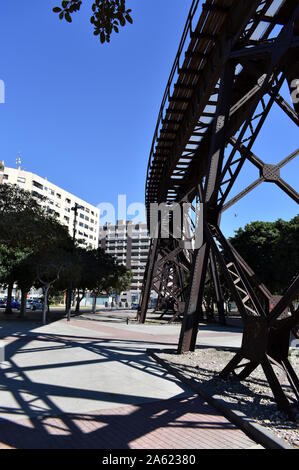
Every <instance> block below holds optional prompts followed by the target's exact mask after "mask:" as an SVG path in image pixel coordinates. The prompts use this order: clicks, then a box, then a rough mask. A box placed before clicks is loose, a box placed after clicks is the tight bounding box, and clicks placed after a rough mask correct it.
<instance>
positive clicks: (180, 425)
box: [0, 319, 256, 449]
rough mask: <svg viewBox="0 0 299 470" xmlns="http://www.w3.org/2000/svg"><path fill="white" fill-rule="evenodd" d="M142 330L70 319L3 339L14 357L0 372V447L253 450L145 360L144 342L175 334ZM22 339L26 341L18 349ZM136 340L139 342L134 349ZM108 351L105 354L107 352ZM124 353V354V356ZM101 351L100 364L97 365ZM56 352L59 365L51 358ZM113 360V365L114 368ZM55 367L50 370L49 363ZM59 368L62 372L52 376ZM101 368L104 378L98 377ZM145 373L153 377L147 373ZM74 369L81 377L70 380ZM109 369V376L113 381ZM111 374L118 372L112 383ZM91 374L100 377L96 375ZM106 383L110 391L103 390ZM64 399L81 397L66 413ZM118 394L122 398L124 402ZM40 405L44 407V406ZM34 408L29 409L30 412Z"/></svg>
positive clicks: (173, 338) (167, 340)
mask: <svg viewBox="0 0 299 470" xmlns="http://www.w3.org/2000/svg"><path fill="white" fill-rule="evenodd" d="M148 331H149V332H148V333H147V332H145V331H141V330H139V329H138V328H137V329H136V330H135V329H134V331H132V330H131V329H127V328H126V327H125V325H113V326H112V325H109V326H108V325H107V324H105V325H103V324H100V323H99V322H92V321H88V320H80V319H78V320H75V321H72V322H71V324H67V323H66V322H65V321H64V320H61V321H59V322H57V323H54V324H51V325H49V326H48V327H44V328H38V329H37V330H34V329H33V330H32V331H30V332H29V331H28V332H26V334H25V335H24V336H22V335H21V338H20V337H19V339H18V340H15V338H14V337H13V336H12V335H11V333H9V334H8V336H7V338H6V339H7V342H8V344H10V347H11V348H12V349H11V354H12V357H11V358H9V360H8V362H7V365H6V367H7V368H5V369H3V370H2V374H3V377H2V378H3V385H2V386H1V387H2V392H1V387H0V449H4V448H8V449H9V448H20V449H30V448H34V449H39V448H44V449H45V448H46V449H56V448H57V449H142V448H145V449H225V448H229V449H244V448H251V447H255V446H256V444H255V443H254V442H253V441H252V440H251V439H249V438H248V437H247V436H246V435H245V434H244V433H243V432H242V431H241V430H239V429H237V428H236V427H235V426H234V425H232V424H231V423H230V422H229V421H228V420H227V419H226V418H224V417H223V416H221V415H220V414H219V413H218V412H217V411H215V410H214V409H213V408H212V407H211V406H209V405H207V404H206V403H204V402H203V400H202V399H201V398H200V397H198V396H194V392H193V391H191V390H189V389H188V390H187V391H184V390H182V389H180V388H179V387H178V386H177V385H175V384H174V382H173V378H171V377H169V376H167V374H166V375H165V374H164V372H163V370H162V371H161V369H160V366H158V365H156V364H155V362H153V361H152V360H151V359H150V358H146V355H145V354H144V350H145V349H146V347H148V345H150V346H151V347H157V346H156V345H157V344H165V346H166V347H169V345H171V344H175V343H176V340H177V338H176V335H177V333H176V332H175V331H174V334H173V335H170V334H163V326H162V327H161V329H159V330H157V332H156V333H153V330H151V329H149V330H148ZM164 331H165V330H164ZM158 332H159V334H158ZM206 334H207V335H209V334H211V337H214V335H215V332H213V331H212V332H206ZM221 334H222V333H221ZM18 341H19V343H18ZM23 342H24V343H23ZM31 342H32V346H31ZM26 343H27V346H26V348H25V349H23V348H24V344H25V345H26ZM51 343H53V344H51ZM136 343H138V348H137V349H136V347H137V346H136ZM81 344H82V349H81V346H80V345H81ZM39 345H40V346H39ZM133 345H134V346H133ZM87 346H88V348H87ZM14 348H15V349H14ZM28 348H29V349H28ZM86 348H87V349H86ZM113 348H115V349H114V350H113ZM43 351H46V354H47V356H45V357H46V358H47V364H45V367H48V369H47V376H46V378H47V380H46V382H43V380H44V379H45V375H42V376H41V378H40V376H39V375H38V374H39V373H40V372H39V370H40V369H41V372H42V369H43V368H44V364H43V361H44V359H42V357H44V356H41V354H45V352H43ZM80 351H82V352H80ZM107 351H110V356H109V355H107ZM126 353H127V354H129V355H128V356H125V357H123V355H124V354H126ZM74 354H75V356H74ZM94 354H96V355H99V361H96V360H94V359H95V357H94ZM105 354H106V355H105ZM57 355H59V356H57ZM90 355H91V356H90ZM103 355H105V361H102V362H101V357H103ZM59 357H60V359H61V363H60V364H59V362H57V360H58V359H59ZM69 358H71V359H72V363H71V368H70V369H68V368H67V365H68V361H69ZM90 359H93V360H94V361H93V362H95V363H94V364H92V365H90V364H89V366H88V367H92V368H93V369H90V373H89V375H87V376H86V378H87V380H91V382H90V384H89V383H85V384H84V386H85V387H87V388H85V389H83V388H82V386H81V383H80V380H82V379H81V375H80V374H81V373H84V371H86V367H85V366H84V365H85V363H86V364H88V362H89V360H90ZM16 361H17V364H19V365H17V364H16ZM20 361H21V362H20ZM76 361H78V363H77V362H76ZM107 361H108V362H107ZM109 361H110V362H109ZM138 361H139V364H137V363H138ZM20 364H22V365H20ZM107 364H108V372H109V374H108V375H107ZM115 364H119V366H117V369H115V367H116V365H115ZM54 366H55V368H54V369H53V368H51V367H54ZM80 367H81V369H80ZM82 367H83V368H84V370H83V369H82ZM105 367H106V369H105ZM60 368H61V372H60V374H62V375H56V374H57V373H58V372H59V370H60ZM76 368H77V369H76ZM105 370H106V372H105ZM55 371H57V372H55ZM76 371H77V372H76ZM78 371H79V372H78ZM80 371H81V372H80ZM0 372H1V369H0ZM54 372H55V375H53V373H54ZM105 373H106V375H103V374H105ZM149 373H150V374H151V375H148V374H149ZM32 374H33V375H32ZM48 374H52V375H50V376H51V377H52V379H51V380H52V382H51V381H50V376H49V375H48ZM66 374H68V375H67V377H65V375H66ZM78 374H79V375H80V380H79V382H78V381H76V380H77V379H78ZM111 374H114V379H113V380H112V376H111ZM115 374H119V376H118V375H117V376H116V380H115ZM76 375H77V378H76ZM96 376H98V377H99V379H96ZM101 377H104V378H103V379H101ZM53 378H54V379H55V380H54V383H53ZM95 379H96V380H98V381H95ZM100 379H101V380H100ZM40 380H41V382H40ZM64 380H66V383H65V384H64V386H65V387H66V388H65V390H66V393H69V395H66V396H65V398H64V401H63V402H61V393H63V390H64V389H63V384H62V383H61V381H62V382H63V381H64ZM107 380H108V382H109V383H108V390H109V392H106V391H105V390H106V389H107V387H106V385H107V384H106V382H107ZM122 380H123V383H122ZM128 380H130V381H131V382H130V388H129V389H126V388H125V387H126V386H127V385H128V382H127V381H128ZM110 381H111V383H110ZM140 381H141V382H142V383H143V385H144V384H145V388H144V390H143V392H142V389H141V388H140V387H139V386H140V383H138V382H140ZM135 384H136V385H135ZM11 385H12V386H13V387H14V388H13V390H11V393H12V394H13V395H14V397H15V398H16V400H17V402H16V406H17V407H16V409H15V410H14V408H13V406H15V405H14V404H13V402H12V401H9V400H8V398H7V394H8V393H9V391H10V387H11ZM156 386H158V387H159V388H160V389H161V387H162V388H163V393H162V395H163V397H164V396H165V398H164V399H161V398H160V399H159V390H157V389H156V388H155V387H156ZM5 387H6V389H5ZM47 387H48V388H47ZM105 387H106V388H105ZM138 387H139V388H138ZM176 387H177V388H176ZM47 390H48V392H47ZM1 393H4V395H1ZM143 393H144V398H145V397H146V396H147V397H148V398H146V399H145V400H144V402H142V401H141V400H140V398H142V396H141V395H142V394H143ZM160 393H161V392H160ZM24 394H25V395H27V396H28V394H29V396H30V395H31V399H28V398H27V399H26V400H27V401H26V402H25V401H23V402H22V400H23V396H24ZM110 394H111V396H110ZM112 395H113V397H112ZM179 395H180V396H179ZM2 396H3V397H4V398H6V400H8V401H7V405H6V407H4V405H3V404H2V403H1V397H2ZM53 397H54V401H53ZM68 397H70V398H72V399H74V397H75V398H76V397H78V398H79V397H80V398H81V400H82V399H83V401H81V402H80V401H79V402H73V403H75V404H74V405H72V406H73V408H72V407H71V412H70V411H66V410H69V398H68ZM95 397H96V398H95ZM97 397H98V398H97ZM150 397H153V398H150ZM167 397H168V398H167ZM58 399H59V400H60V401H59V406H58V402H57V400H58ZM87 399H89V400H90V401H91V405H92V407H91V409H90V408H88V409H83V408H81V406H80V403H81V404H84V400H87ZM124 399H125V400H126V401H123V402H122V401H121V400H124ZM155 399H156V401H154V400H155ZM28 400H29V401H28ZM38 400H43V402H40V401H38ZM76 400H77V398H76ZM111 400H112V401H113V400H114V401H115V406H114V407H112V405H109V403H108V406H107V402H109V401H111ZM31 402H32V404H31ZM22 403H23V404H22ZM76 403H78V404H76ZM45 404H46V405H47V406H44V405H45ZM24 406H25V409H24ZM64 406H65V408H63V407H64ZM39 407H40V412H39V411H38V410H39ZM33 409H34V413H32V414H30V413H31V412H32V410H33ZM46 410H47V411H46ZM45 413H46V415H45Z"/></svg>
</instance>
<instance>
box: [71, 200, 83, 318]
mask: <svg viewBox="0 0 299 470" xmlns="http://www.w3.org/2000/svg"><path fill="white" fill-rule="evenodd" d="M79 209H83V207H82V206H80V204H78V203H77V202H76V203H75V206H74V207H72V208H71V210H72V211H74V225H73V243H72V253H73V254H74V251H75V243H76V233H77V227H76V225H77V216H78V210H79ZM72 292H73V280H72V278H71V280H70V287H69V292H68V295H67V303H68V305H67V321H70V320H71V311H72Z"/></svg>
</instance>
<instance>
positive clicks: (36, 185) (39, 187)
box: [32, 181, 44, 190]
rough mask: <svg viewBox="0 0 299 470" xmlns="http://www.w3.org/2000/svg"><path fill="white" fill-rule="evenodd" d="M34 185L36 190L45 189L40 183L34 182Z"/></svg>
mask: <svg viewBox="0 0 299 470" xmlns="http://www.w3.org/2000/svg"><path fill="white" fill-rule="evenodd" d="M32 185H33V186H34V187H35V188H38V189H41V190H43V189H44V187H43V185H42V184H40V183H38V182H37V181H33V182H32Z"/></svg>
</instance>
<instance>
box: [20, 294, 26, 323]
mask: <svg viewBox="0 0 299 470" xmlns="http://www.w3.org/2000/svg"><path fill="white" fill-rule="evenodd" d="M27 294H28V290H27V289H21V310H20V317H25V315H26V303H27Z"/></svg>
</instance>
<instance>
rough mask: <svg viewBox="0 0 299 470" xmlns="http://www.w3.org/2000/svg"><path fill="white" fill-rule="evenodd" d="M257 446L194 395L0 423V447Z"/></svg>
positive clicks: (156, 447)
mask: <svg viewBox="0 0 299 470" xmlns="http://www.w3.org/2000/svg"><path fill="white" fill-rule="evenodd" d="M250 447H255V443H254V442H253V441H252V440H251V439H249V438H248V437H247V436H246V435H245V434H244V433H243V432H242V431H240V430H239V429H237V428H236V427H235V426H234V425H232V424H231V423H229V421H227V420H226V419H225V418H224V417H223V416H221V415H219V414H218V413H217V412H216V411H214V410H213V408H211V407H210V406H209V405H207V404H205V403H204V402H203V400H202V399H201V398H199V397H197V396H193V397H188V398H184V399H181V400H175V399H172V400H163V401H158V402H154V403H147V404H144V405H141V406H140V405H139V406H132V405H130V406H123V407H121V408H113V409H108V410H105V411H103V410H101V411H100V412H93V413H92V414H90V413H89V414H83V415H80V414H75V415H74V414H73V415H71V414H64V415H62V416H58V417H44V418H33V419H21V420H19V421H18V422H14V423H12V422H8V421H6V420H0V449H4V448H18V449H248V448H250Z"/></svg>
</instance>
